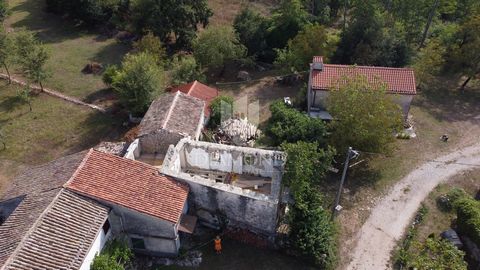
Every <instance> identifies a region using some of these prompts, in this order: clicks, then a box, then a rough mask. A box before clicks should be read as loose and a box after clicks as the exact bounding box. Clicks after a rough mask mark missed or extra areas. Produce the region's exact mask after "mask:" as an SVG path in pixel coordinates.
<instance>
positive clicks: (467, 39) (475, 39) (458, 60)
mask: <svg viewBox="0 0 480 270" xmlns="http://www.w3.org/2000/svg"><path fill="white" fill-rule="evenodd" d="M478 29H480V11H479V12H477V13H476V14H474V15H472V16H470V17H469V18H467V20H465V22H463V23H462V24H461V25H460V29H459V32H458V33H457V35H456V37H457V42H456V43H455V44H454V45H453V46H452V47H451V48H450V50H449V51H450V53H449V55H450V58H449V62H450V63H452V69H453V70H454V71H457V72H458V73H460V74H462V75H464V76H466V77H467V79H466V80H465V81H464V83H463V84H462V86H461V89H462V90H463V89H464V88H465V86H466V85H467V84H468V82H470V80H471V79H472V78H474V77H475V76H477V75H478V74H479V73H480V54H479V53H478V52H479V51H480V33H479V31H478Z"/></svg>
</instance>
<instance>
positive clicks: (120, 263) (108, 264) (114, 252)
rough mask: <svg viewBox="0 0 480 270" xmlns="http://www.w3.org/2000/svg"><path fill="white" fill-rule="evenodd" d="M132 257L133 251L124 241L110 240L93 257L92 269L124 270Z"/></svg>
mask: <svg viewBox="0 0 480 270" xmlns="http://www.w3.org/2000/svg"><path fill="white" fill-rule="evenodd" d="M132 258H133V252H132V251H131V249H130V248H129V247H128V246H127V243H126V242H125V241H120V240H111V241H109V242H107V243H106V244H105V247H104V248H103V250H102V252H101V253H100V254H99V255H96V256H95V258H94V259H93V262H92V265H91V266H90V269H92V270H125V269H126V268H127V266H128V265H129V263H130V261H131V260H132Z"/></svg>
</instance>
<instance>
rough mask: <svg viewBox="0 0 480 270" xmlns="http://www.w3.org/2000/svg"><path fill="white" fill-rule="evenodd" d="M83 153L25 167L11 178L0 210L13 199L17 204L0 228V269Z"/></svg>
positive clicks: (56, 192)
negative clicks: (25, 168)
mask: <svg viewBox="0 0 480 270" xmlns="http://www.w3.org/2000/svg"><path fill="white" fill-rule="evenodd" d="M85 154H86V152H80V153H76V154H73V155H70V156H66V157H63V158H60V159H57V160H55V161H52V162H49V163H47V164H44V165H40V166H36V167H33V168H29V169H27V170H25V171H24V172H22V173H21V174H20V175H18V176H17V177H15V178H14V179H13V181H12V183H11V184H10V186H9V187H8V188H7V191H6V193H5V194H6V195H5V196H4V197H3V198H2V199H1V203H0V210H2V209H3V208H4V206H5V204H6V203H8V202H12V201H13V200H16V201H17V203H18V205H17V206H16V208H15V209H14V210H13V212H12V213H11V214H10V215H9V216H8V218H7V219H6V220H5V222H4V223H3V224H1V225H0V267H1V266H2V265H4V264H5V262H6V260H7V259H8V258H9V257H10V256H11V254H12V252H13V251H14V250H15V249H16V248H17V247H18V245H19V244H20V242H21V241H22V239H24V238H25V236H26V235H27V233H28V231H29V230H30V229H31V228H32V226H33V225H34V224H35V222H36V221H37V220H38V219H39V218H40V217H41V215H42V213H43V212H44V211H45V209H46V208H47V207H48V206H49V205H50V204H51V203H52V201H53V200H54V199H55V196H57V194H58V192H59V191H60V189H61V187H62V185H63V184H65V183H66V182H67V181H68V179H69V178H70V177H71V176H72V175H73V173H74V172H75V170H76V168H77V167H78V165H79V164H80V163H81V161H82V159H83V157H84V156H85Z"/></svg>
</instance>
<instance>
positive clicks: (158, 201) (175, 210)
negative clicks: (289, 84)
mask: <svg viewBox="0 0 480 270" xmlns="http://www.w3.org/2000/svg"><path fill="white" fill-rule="evenodd" d="M65 187H66V188H68V189H70V190H72V191H76V192H79V193H80V194H83V195H85V196H88V197H91V198H95V199H98V200H101V201H106V202H109V203H114V204H118V205H121V206H124V207H127V208H130V209H133V210H135V211H138V212H141V213H144V214H147V215H151V216H154V217H157V218H160V219H163V220H167V221H170V222H173V223H177V222H178V221H179V219H180V216H181V214H182V211H183V208H184V205H185V202H186V200H187V196H188V190H189V189H188V186H187V185H185V184H181V183H180V182H178V181H176V180H174V179H173V178H171V177H169V176H165V175H162V174H160V173H159V172H158V171H157V169H156V168H155V167H153V166H151V165H148V164H146V163H143V162H139V161H135V160H130V159H127V158H122V157H119V156H115V155H111V154H107V153H102V152H99V151H97V150H93V149H92V150H90V152H89V153H88V154H87V155H86V157H85V159H84V161H83V162H82V164H81V165H80V167H79V168H78V170H77V171H76V172H75V175H74V176H73V177H72V179H71V180H70V181H69V182H68V183H67V184H66V185H65Z"/></svg>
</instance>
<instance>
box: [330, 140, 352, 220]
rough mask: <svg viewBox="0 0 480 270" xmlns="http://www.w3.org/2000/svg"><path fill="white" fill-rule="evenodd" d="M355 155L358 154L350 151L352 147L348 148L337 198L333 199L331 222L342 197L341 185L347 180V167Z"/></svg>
mask: <svg viewBox="0 0 480 270" xmlns="http://www.w3.org/2000/svg"><path fill="white" fill-rule="evenodd" d="M352 154H353V155H352ZM357 155H358V153H357V152H355V151H354V150H353V149H352V147H348V150H347V158H346V159H345V165H344V166H343V172H342V179H341V180H340V186H339V187H338V191H337V196H336V197H335V203H334V204H333V207H332V216H331V219H332V220H333V218H334V217H335V213H336V211H337V206H339V203H340V196H341V195H342V190H343V184H344V183H345V178H347V170H348V165H349V163H350V160H351V159H353V158H356V157H357Z"/></svg>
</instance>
